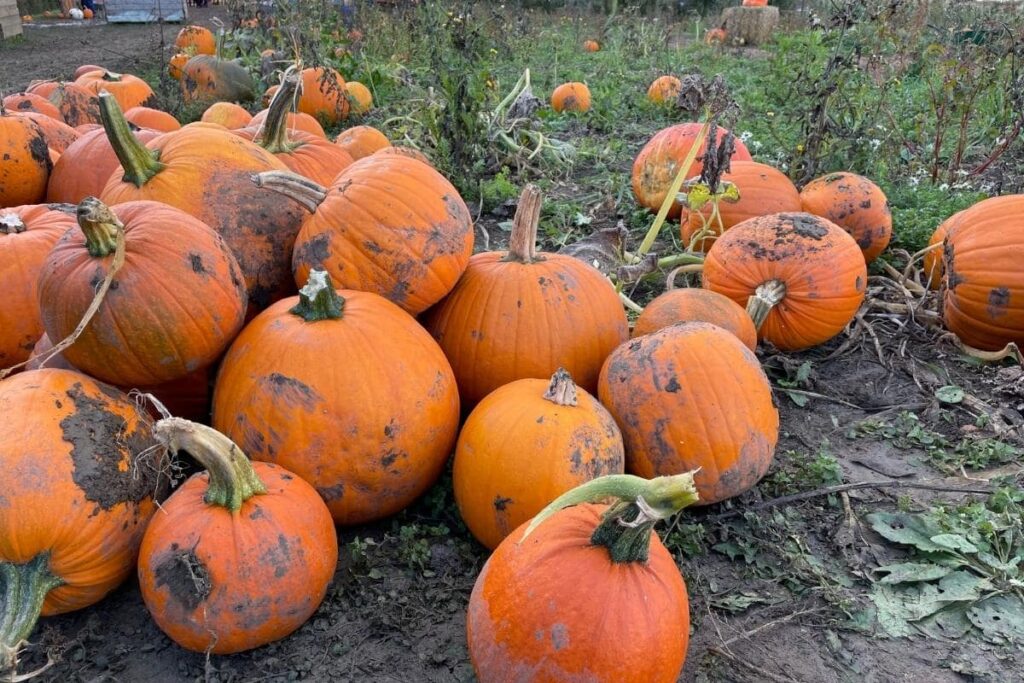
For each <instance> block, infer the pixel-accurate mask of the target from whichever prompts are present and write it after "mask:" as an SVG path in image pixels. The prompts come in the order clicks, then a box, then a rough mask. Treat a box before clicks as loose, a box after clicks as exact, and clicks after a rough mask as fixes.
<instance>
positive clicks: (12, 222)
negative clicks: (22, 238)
mask: <svg viewBox="0 0 1024 683" xmlns="http://www.w3.org/2000/svg"><path fill="white" fill-rule="evenodd" d="M26 230H28V226H26V225H25V221H23V220H21V216H19V215H18V214H16V213H4V214H0V235H17V234H18V233H22V232H25V231H26Z"/></svg>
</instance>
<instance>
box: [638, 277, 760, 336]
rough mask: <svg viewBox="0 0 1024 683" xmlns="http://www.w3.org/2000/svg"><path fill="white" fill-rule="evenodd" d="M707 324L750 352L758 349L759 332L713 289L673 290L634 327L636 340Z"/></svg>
mask: <svg viewBox="0 0 1024 683" xmlns="http://www.w3.org/2000/svg"><path fill="white" fill-rule="evenodd" d="M688 322H704V323H711V324H712V325H717V326H718V327H721V328H722V329H723V330H726V331H727V332H732V333H733V334H734V335H735V336H736V338H737V339H739V340H740V341H741V342H743V344H744V346H746V347H747V348H748V349H750V350H751V351H753V350H755V349H756V348H757V329H756V328H755V327H754V321H753V320H751V319H750V316H749V315H747V312H746V311H745V310H743V307H742V306H740V305H739V304H737V303H736V302H735V301H733V300H732V299H730V298H728V297H726V296H723V295H721V294H719V293H717V292H712V291H711V290H710V289H700V288H698V287H684V288H682V289H671V290H669V291H667V292H665V293H664V294H662V295H660V296H658V297H657V298H655V299H654V301H652V302H651V303H649V304H647V306H645V307H644V311H643V313H641V314H640V317H639V318H637V319H636V324H635V325H633V338H634V339H635V338H636V337H641V336H643V335H645V334H651V333H652V332H657V331H658V330H660V329H662V328H665V327H668V326H669V325H675V324H676V323H688Z"/></svg>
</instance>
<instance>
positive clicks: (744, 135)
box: [740, 130, 754, 142]
mask: <svg viewBox="0 0 1024 683" xmlns="http://www.w3.org/2000/svg"><path fill="white" fill-rule="evenodd" d="M752 137H754V134H753V133H751V132H750V131H749V130H745V131H743V132H742V133H740V140H741V141H743V142H746V141H747V140H749V139H750V138H752Z"/></svg>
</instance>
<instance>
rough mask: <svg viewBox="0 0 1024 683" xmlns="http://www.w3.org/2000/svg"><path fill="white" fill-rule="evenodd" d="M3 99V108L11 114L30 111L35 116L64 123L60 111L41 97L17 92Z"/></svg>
mask: <svg viewBox="0 0 1024 683" xmlns="http://www.w3.org/2000/svg"><path fill="white" fill-rule="evenodd" d="M3 99H4V107H5V108H6V109H7V111H8V112H10V113H12V114H21V113H24V112H28V111H31V112H35V113H37V114H43V115H45V116H49V117H50V118H51V119H57V120H58V121H60V122H62V123H63V121H64V119H63V117H62V116H61V115H60V110H59V109H57V107H55V106H53V103H52V102H50V100H48V99H46V98H45V97H43V96H42V95H36V94H35V93H30V92H19V93H14V94H12V95H8V96H7V97H5V98H3Z"/></svg>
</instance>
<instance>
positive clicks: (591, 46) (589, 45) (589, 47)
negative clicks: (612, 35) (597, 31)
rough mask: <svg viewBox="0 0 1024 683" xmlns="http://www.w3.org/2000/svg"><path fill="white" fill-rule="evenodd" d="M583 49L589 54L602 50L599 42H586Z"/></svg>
mask: <svg viewBox="0 0 1024 683" xmlns="http://www.w3.org/2000/svg"><path fill="white" fill-rule="evenodd" d="M583 49H584V50H586V51H587V52H597V51H598V50H600V49H601V43H599V42H597V41H596V40H584V41H583Z"/></svg>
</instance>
